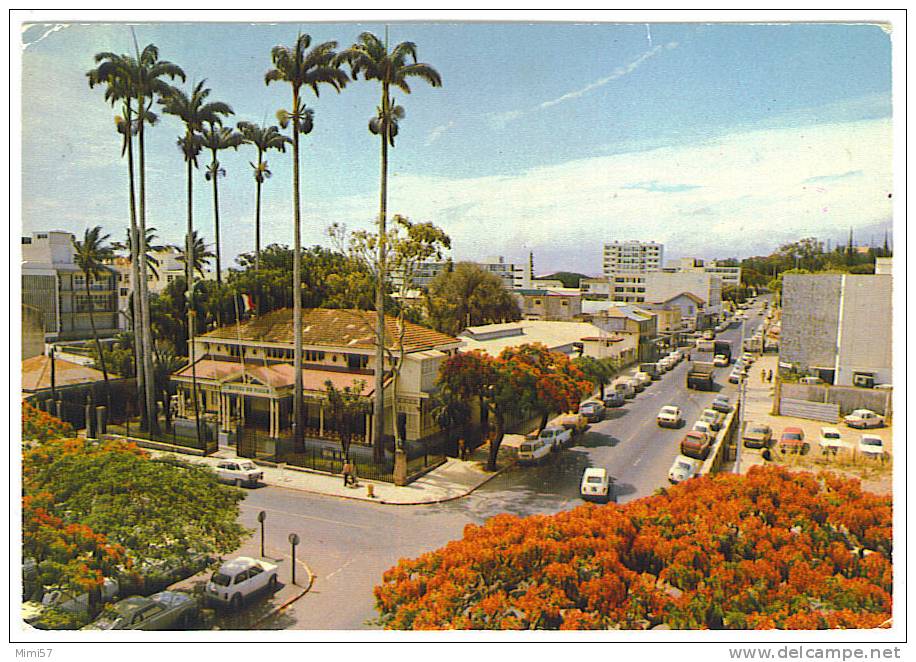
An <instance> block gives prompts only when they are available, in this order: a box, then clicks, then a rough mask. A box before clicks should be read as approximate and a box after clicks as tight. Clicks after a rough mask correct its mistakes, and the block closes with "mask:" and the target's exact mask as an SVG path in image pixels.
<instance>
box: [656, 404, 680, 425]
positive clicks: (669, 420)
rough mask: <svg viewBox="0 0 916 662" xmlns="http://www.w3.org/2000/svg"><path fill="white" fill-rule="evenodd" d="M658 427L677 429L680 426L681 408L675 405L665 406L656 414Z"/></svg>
mask: <svg viewBox="0 0 916 662" xmlns="http://www.w3.org/2000/svg"><path fill="white" fill-rule="evenodd" d="M657 420H658V425H659V427H663V428H664V427H668V428H678V427H680V426H681V421H683V419H682V418H681V408H680V407H676V406H675V405H665V406H664V407H662V408H661V409H660V410H659V412H658V417H657Z"/></svg>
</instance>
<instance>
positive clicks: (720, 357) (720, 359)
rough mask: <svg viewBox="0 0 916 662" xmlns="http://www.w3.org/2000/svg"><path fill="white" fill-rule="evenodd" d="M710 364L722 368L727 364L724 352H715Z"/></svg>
mask: <svg viewBox="0 0 916 662" xmlns="http://www.w3.org/2000/svg"><path fill="white" fill-rule="evenodd" d="M712 364H713V365H714V366H716V367H717V368H724V367H726V366H727V365H728V357H727V356H725V354H716V355H715V356H714V357H713V359H712Z"/></svg>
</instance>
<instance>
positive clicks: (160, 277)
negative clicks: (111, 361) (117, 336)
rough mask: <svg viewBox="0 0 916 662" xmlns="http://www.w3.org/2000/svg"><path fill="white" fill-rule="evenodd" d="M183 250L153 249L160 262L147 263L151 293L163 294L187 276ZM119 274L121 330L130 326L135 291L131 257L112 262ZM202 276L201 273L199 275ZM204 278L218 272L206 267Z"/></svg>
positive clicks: (119, 320) (148, 286)
mask: <svg viewBox="0 0 916 662" xmlns="http://www.w3.org/2000/svg"><path fill="white" fill-rule="evenodd" d="M180 255H181V252H180V251H179V249H178V248H176V247H175V246H166V247H164V248H163V249H162V250H158V251H151V252H150V256H151V257H152V258H153V259H155V260H156V262H157V263H158V264H157V265H156V266H155V268H154V269H151V268H150V265H147V273H146V282H147V288H148V289H149V293H150V294H162V293H163V292H164V291H165V288H167V287H168V286H169V284H170V283H172V282H173V281H175V280H176V279H178V278H184V277H185V265H184V262H181V261H180V260H179V259H178V258H179V256H180ZM110 266H111V268H112V269H114V271H115V273H116V274H117V286H118V324H119V328H120V329H121V330H127V329H129V328H130V318H131V316H132V314H133V312H132V311H131V310H130V297H131V294H132V293H133V291H134V284H133V280H132V277H131V265H130V258H128V257H117V258H115V259H114V260H113V261H112V262H111V264H110ZM197 277H198V278H200V274H198V276H197ZM202 278H203V279H204V280H213V279H215V278H216V273H215V272H214V271H213V270H212V269H209V268H204V272H203V277H202Z"/></svg>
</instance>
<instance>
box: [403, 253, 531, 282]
mask: <svg viewBox="0 0 916 662" xmlns="http://www.w3.org/2000/svg"><path fill="white" fill-rule="evenodd" d="M449 264H450V263H449V262H448V261H444V262H437V261H429V262H424V263H423V264H421V265H419V266H418V268H417V272H416V274H415V275H414V277H413V287H414V288H417V289H425V288H427V287H429V285H430V283H432V282H433V280H434V279H435V278H436V276H438V275H439V274H441V273H442V272H444V271H447V270H448V268H449ZM474 264H476V265H477V266H479V267H480V268H481V269H483V270H484V271H488V272H489V273H491V274H494V275H495V276H498V277H499V279H500V280H501V281H502V283H503V287H505V288H506V289H507V290H513V289H515V290H517V289H531V287H532V281H533V279H534V273H533V272H534V264H533V260H532V258H531V257H530V256H529V260H528V263H527V264H526V263H519V262H506V259H505V258H504V257H503V256H501V255H499V256H493V257H487V258H485V259H483V260H481V261H476V262H474ZM392 281H393V282H394V284H395V286H400V284H401V283H402V282H403V278H402V276H401V275H400V274H397V273H393V274H392Z"/></svg>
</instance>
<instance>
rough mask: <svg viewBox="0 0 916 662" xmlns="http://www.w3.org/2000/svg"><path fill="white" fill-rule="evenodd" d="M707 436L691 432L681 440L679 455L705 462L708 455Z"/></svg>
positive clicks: (708, 444)
mask: <svg viewBox="0 0 916 662" xmlns="http://www.w3.org/2000/svg"><path fill="white" fill-rule="evenodd" d="M709 447H710V443H709V435H706V434H703V433H702V432H696V431H695V430H691V431H690V432H688V433H687V434H685V435H684V438H683V439H681V455H686V456H687V457H692V458H694V459H697V460H705V459H706V457H707V456H708V455H709Z"/></svg>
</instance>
